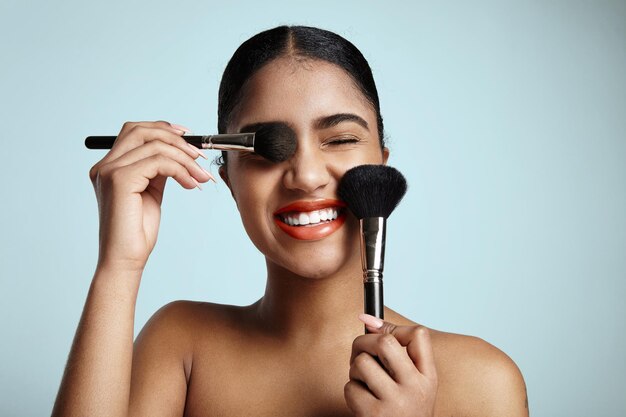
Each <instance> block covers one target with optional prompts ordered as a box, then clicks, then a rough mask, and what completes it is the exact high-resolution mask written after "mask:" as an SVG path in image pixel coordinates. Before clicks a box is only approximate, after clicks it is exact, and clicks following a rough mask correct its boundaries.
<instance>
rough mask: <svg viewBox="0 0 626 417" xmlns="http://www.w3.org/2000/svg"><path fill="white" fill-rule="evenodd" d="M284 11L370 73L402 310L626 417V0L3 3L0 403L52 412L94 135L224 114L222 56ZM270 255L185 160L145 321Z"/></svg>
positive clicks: (87, 240)
mask: <svg viewBox="0 0 626 417" xmlns="http://www.w3.org/2000/svg"><path fill="white" fill-rule="evenodd" d="M279 24H304V25H312V26H318V27H322V28H325V29H330V30H333V31H336V32H337V33H339V34H341V35H343V36H344V37H346V38H348V39H349V40H351V41H352V42H353V43H355V44H356V45H357V47H359V48H360V49H361V50H362V51H363V53H364V55H365V56H366V58H367V59H368V60H369V62H370V64H371V66H372V68H373V72H374V76H375V78H376V80H377V84H378V88H379V93H380V97H381V106H382V113H383V116H384V119H385V123H386V129H387V135H388V137H389V146H390V147H391V152H392V153H391V159H390V164H391V165H393V166H395V167H397V168H398V169H400V170H401V171H402V172H403V173H404V174H405V176H406V177H407V179H408V182H409V186H410V189H409V192H408V194H407V196H406V198H405V200H404V201H403V203H402V204H401V205H400V207H399V208H398V209H397V211H396V212H394V214H393V216H392V217H391V218H390V220H389V232H388V246H387V259H386V269H385V282H386V286H385V291H386V300H385V301H386V303H387V305H389V306H390V307H392V308H395V309H396V310H397V311H399V312H400V313H402V314H404V315H406V316H408V317H409V318H412V319H413V320H416V321H419V322H421V323H423V324H426V325H428V326H430V327H433V328H436V329H440V330H444V331H450V332H457V333H463V334H471V335H476V336H479V337H481V338H483V339H485V340H487V341H488V342H490V343H492V344H494V345H496V346H498V347H499V348H500V349H502V350H503V351H504V352H506V353H507V354H508V355H509V356H511V357H512V358H513V359H514V360H515V362H516V363H517V364H518V366H519V367H520V369H521V370H522V372H523V374H524V377H525V379H526V383H527V386H528V394H529V401H530V409H531V414H532V415H533V416H551V417H555V416H568V417H571V416H614V417H617V416H624V415H626V399H625V397H624V392H625V391H624V387H625V386H626V336H625V335H626V306H625V302H624V299H625V298H626V253H625V252H626V216H625V214H626V164H625V162H626V76H625V74H626V43H625V41H626V3H625V2H623V1H591V0H589V1H518V2H510V1H481V0H478V1H474V2H467V1H458V2H449V1H432V2H425V1H413V2H395V1H384V2H383V1H343V2H338V1H315V2H301V3H300V2H293V1H265V2H258V1H249V2H237V1H233V2H225V1H222V2H215V1H206V0H205V1H191V0H179V1H176V2H165V1H146V0H137V1H120V0H109V1H106V2H105V1H102V2H89V1H78V0H75V1H43V0H39V1H26V0H23V1H18V0H2V1H1V3H0V46H1V51H0V52H1V64H0V75H1V76H0V118H1V120H0V121H1V125H0V137H1V142H0V154H1V155H2V156H1V157H0V158H1V163H0V178H1V180H0V181H1V183H2V188H1V199H2V200H1V204H0V245H1V251H0V297H1V303H0V326H1V331H2V333H1V336H0V415H2V416H7V417H9V416H42V415H46V414H49V413H50V411H51V408H52V404H53V401H54V398H55V395H56V392H57V390H58V386H59V382H60V379H61V375H62V372H63V368H64V365H65V361H66V359H67V355H68V352H69V348H70V345H71V342H72V338H73V335H74V332H75V330H76V325H77V323H78V319H79V317H80V314H81V311H82V308H83V303H84V301H85V296H86V294H87V289H88V287H89V284H90V280H91V278H92V275H93V272H94V267H95V264H96V260H97V254H98V217H97V205H96V199H95V196H94V193H93V189H92V185H91V183H90V181H89V178H88V175H87V173H88V171H89V168H90V167H91V166H92V165H93V164H95V163H96V162H97V161H98V160H99V159H100V158H102V157H103V156H104V153H105V151H92V150H87V149H85V148H84V145H83V140H84V138H85V136H88V135H98V134H101V135H106V134H108V135H114V134H117V132H118V131H119V129H120V127H121V125H122V123H123V122H124V121H127V120H158V119H164V120H168V121H170V122H173V123H179V124H183V125H186V126H188V127H190V128H191V129H192V130H193V131H194V132H196V133H210V132H213V133H214V132H215V131H216V104H217V88H218V85H219V80H220V77H221V73H222V71H223V69H224V67H225V65H226V63H227V61H228V59H229V58H230V56H231V55H232V53H233V52H234V50H235V49H236V48H237V46H239V45H240V44H241V42H243V41H244V40H245V39H247V38H249V37H250V36H252V35H253V34H255V33H257V32H259V31H261V30H263V29H268V28H271V27H274V26H276V25H279ZM322 87H323V86H321V88H322ZM199 162H200V163H201V164H203V166H204V167H205V168H207V169H210V170H212V171H213V172H214V173H215V174H216V173H217V172H216V171H217V170H216V168H215V166H214V165H212V164H211V163H209V162H207V161H203V160H202V159H200V160H199ZM216 176H217V175H216ZM264 274H265V271H264V260H263V257H262V256H261V255H260V254H259V253H258V252H257V251H256V249H255V248H254V246H253V245H252V244H251V243H250V241H249V239H248V238H247V236H246V234H245V232H244V230H243V227H242V225H241V222H240V219H239V215H238V212H237V209H236V207H235V205H234V203H233V201H232V200H231V197H230V194H229V192H228V190H227V188H226V187H225V185H224V184H223V183H221V182H220V183H218V184H217V185H210V184H207V186H205V187H204V191H202V192H200V191H198V190H184V189H183V188H182V187H180V186H179V185H178V184H177V183H176V182H175V181H173V180H171V179H170V180H169V181H168V184H167V187H166V192H165V200H164V202H163V217H162V224H161V229H160V234H159V241H158V243H157V246H156V248H155V250H154V252H153V253H152V256H151V258H150V260H149V263H148V266H147V269H146V271H145V274H144V276H143V280H142V284H141V289H140V294H139V299H138V303H137V313H136V325H135V334H137V333H138V332H139V330H140V329H141V328H142V327H143V325H144V323H145V322H146V320H147V319H148V318H149V317H150V316H151V315H152V314H153V313H154V312H155V311H156V310H157V309H158V308H159V307H161V306H162V305H164V304H166V303H168V302H169V301H172V300H177V299H189V300H204V301H211V302H217V303H228V304H238V305H247V304H249V303H252V302H254V301H256V300H257V299H258V298H259V297H260V296H261V295H262V293H263V289H264V286H265V279H264V278H265V275H264Z"/></svg>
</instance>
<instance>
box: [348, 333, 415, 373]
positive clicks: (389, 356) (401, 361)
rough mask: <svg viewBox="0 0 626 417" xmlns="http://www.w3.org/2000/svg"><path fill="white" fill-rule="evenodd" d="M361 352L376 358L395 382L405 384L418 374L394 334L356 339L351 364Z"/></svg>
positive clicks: (353, 344) (365, 336)
mask: <svg viewBox="0 0 626 417" xmlns="http://www.w3.org/2000/svg"><path fill="white" fill-rule="evenodd" d="M361 352H367V353H369V354H370V355H372V356H376V357H378V358H379V360H380V361H381V363H382V365H383V366H384V367H385V369H386V370H387V373H388V374H389V376H390V377H391V378H393V380H394V381H396V382H398V383H405V382H406V381H407V380H409V379H410V378H412V377H414V376H415V374H416V369H415V365H414V363H413V361H412V360H411V358H410V357H409V356H408V355H407V352H406V350H405V348H404V347H403V346H402V345H401V344H400V342H398V340H397V339H396V337H395V336H394V335H392V334H382V335H380V334H374V333H370V334H366V335H361V336H359V337H357V338H356V339H354V342H353V343H352V355H351V358H350V363H351V364H352V361H353V360H354V359H355V358H356V357H357V356H358V355H359V354H361Z"/></svg>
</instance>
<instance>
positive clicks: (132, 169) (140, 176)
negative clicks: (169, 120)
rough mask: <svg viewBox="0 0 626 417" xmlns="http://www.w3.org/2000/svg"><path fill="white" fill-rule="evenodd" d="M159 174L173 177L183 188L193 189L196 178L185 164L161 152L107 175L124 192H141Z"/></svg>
mask: <svg viewBox="0 0 626 417" xmlns="http://www.w3.org/2000/svg"><path fill="white" fill-rule="evenodd" d="M157 176H163V177H172V178H174V180H175V181H176V182H178V183H179V184H180V185H181V186H182V187H183V188H186V189H192V188H195V187H196V185H197V182H196V180H195V179H194V178H193V177H192V176H191V175H189V171H187V168H185V167H184V166H183V165H181V164H179V163H178V162H176V161H175V160H173V159H170V158H168V157H166V156H163V155H161V154H156V155H152V156H149V157H147V158H144V159H141V160H139V161H137V162H134V163H132V164H130V165H126V166H123V167H118V168H116V169H114V170H112V171H111V172H110V173H108V174H107V175H106V178H108V179H109V180H110V181H111V182H114V183H116V184H119V185H118V186H117V188H116V189H117V190H118V191H120V192H124V193H141V192H143V191H145V190H146V188H147V187H148V185H149V184H150V180H152V179H154V178H156V177H157Z"/></svg>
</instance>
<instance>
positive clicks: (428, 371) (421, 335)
mask: <svg viewBox="0 0 626 417" xmlns="http://www.w3.org/2000/svg"><path fill="white" fill-rule="evenodd" d="M359 319H361V320H362V321H363V322H364V323H365V324H366V326H367V329H368V330H370V331H371V332H372V333H374V334H375V333H386V334H392V335H394V336H395V337H396V339H398V342H400V344H401V345H402V346H405V347H406V350H407V353H408V354H409V357H410V358H411V360H412V361H413V363H414V364H415V367H416V368H417V369H418V370H419V371H420V373H422V374H423V375H425V376H427V377H430V378H436V377H437V370H436V368H435V355H434V352H433V348H432V343H431V340H430V332H429V330H428V329H427V328H426V327H424V326H420V325H415V326H398V325H395V324H393V323H390V322H387V321H383V320H381V319H379V318H376V317H373V316H370V315H369V314H361V315H359Z"/></svg>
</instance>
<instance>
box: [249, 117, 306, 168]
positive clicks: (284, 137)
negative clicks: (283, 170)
mask: <svg viewBox="0 0 626 417" xmlns="http://www.w3.org/2000/svg"><path fill="white" fill-rule="evenodd" d="M295 151H296V135H295V133H294V131H293V130H292V129H291V128H289V127H288V126H287V125H285V124H284V123H264V124H263V125H262V126H261V127H260V128H259V130H257V131H256V132H255V134H254V152H256V153H258V154H259V155H261V156H262V157H264V158H266V159H269V160H270V161H272V162H282V161H286V160H287V159H289V158H291V156H292V155H293V154H294V152H295Z"/></svg>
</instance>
